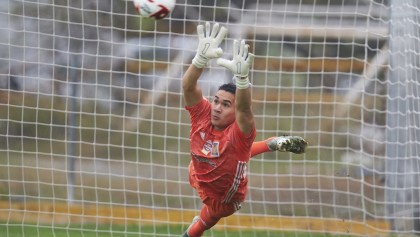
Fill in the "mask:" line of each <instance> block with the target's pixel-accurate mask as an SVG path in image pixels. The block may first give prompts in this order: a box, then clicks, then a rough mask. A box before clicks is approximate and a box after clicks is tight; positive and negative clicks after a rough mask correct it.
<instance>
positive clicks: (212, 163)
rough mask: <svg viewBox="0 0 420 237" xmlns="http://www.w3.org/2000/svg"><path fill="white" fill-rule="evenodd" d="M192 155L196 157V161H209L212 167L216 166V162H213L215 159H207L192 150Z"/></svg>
mask: <svg viewBox="0 0 420 237" xmlns="http://www.w3.org/2000/svg"><path fill="white" fill-rule="evenodd" d="M191 155H192V156H193V157H194V159H195V160H196V161H198V162H200V163H207V164H209V165H210V166H212V167H216V163H215V162H213V161H211V160H209V159H207V158H206V157H202V156H199V155H196V154H194V153H192V152H191Z"/></svg>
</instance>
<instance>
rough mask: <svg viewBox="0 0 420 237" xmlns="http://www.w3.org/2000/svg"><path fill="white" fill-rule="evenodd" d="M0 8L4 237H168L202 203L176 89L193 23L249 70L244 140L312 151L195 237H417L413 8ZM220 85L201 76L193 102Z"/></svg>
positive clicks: (257, 171) (264, 169) (255, 178)
mask: <svg viewBox="0 0 420 237" xmlns="http://www.w3.org/2000/svg"><path fill="white" fill-rule="evenodd" d="M1 3H2V4H0V29H1V32H2V33H1V34H0V62H1V64H0V141H1V142H0V230H1V232H2V233H5V235H6V236H139V235H140V236H181V235H182V233H183V232H184V231H185V229H186V228H187V227H188V225H189V223H190V222H191V220H192V218H193V217H194V216H195V215H197V214H198V213H199V210H200V207H201V201H200V200H199V198H198V196H197V194H196V193H195V191H194V190H193V189H192V188H191V187H190V186H189V182H188V170H187V166H188V163H189V159H190V158H189V139H188V135H189V128H190V122H189V118H188V113H187V112H186V111H185V110H184V103H183V100H182V97H181V78H182V76H183V74H184V72H185V70H186V68H187V66H188V65H189V64H190V63H191V59H192V57H193V56H194V54H195V50H196V47H197V43H198V41H197V36H196V32H195V29H196V26H197V24H201V23H203V22H205V21H210V22H219V23H220V24H222V25H224V26H226V27H227V28H228V29H229V34H228V36H227V39H226V40H225V41H224V42H223V43H222V46H221V47H222V48H223V49H224V51H225V54H226V55H229V54H231V52H232V49H231V45H232V41H233V40H234V39H246V41H247V43H249V44H250V45H251V50H252V51H253V52H254V53H255V55H256V58H255V62H254V65H253V70H252V72H251V82H252V84H253V86H252V93H253V110H254V115H255V118H256V124H257V132H258V135H257V140H262V139H265V138H268V137H271V136H278V135H283V134H290V135H297V136H302V137H305V138H306V139H307V141H308V142H309V146H308V149H307V152H306V154H304V155H294V154H290V153H283V152H269V153H265V154H262V155H259V156H257V157H255V158H253V159H252V160H251V161H250V163H249V167H248V177H249V193H248V196H247V199H246V202H245V203H243V205H242V206H243V208H242V210H241V211H240V212H239V213H236V214H235V215H233V216H231V217H228V218H225V219H223V220H222V221H220V222H219V223H218V225H216V226H215V227H214V228H213V229H212V230H209V231H207V232H206V234H205V236H330V234H336V235H343V236H373V235H375V236H378V235H386V234H388V233H389V232H390V231H392V230H395V231H398V232H401V233H419V231H420V220H419V211H418V210H419V208H420V207H419V206H418V203H419V202H420V200H419V196H420V194H419V193H420V191H419V186H420V185H419V181H418V180H420V178H419V175H420V167H419V166H420V165H419V158H418V157H419V156H418V155H419V154H418V153H417V152H416V151H417V150H418V149H416V148H417V147H418V146H419V142H418V139H416V134H417V132H418V131H417V130H418V129H419V127H418V126H416V121H417V120H418V119H416V118H417V117H416V116H417V115H418V112H419V108H418V105H417V103H416V100H418V94H417V93H416V91H417V89H418V81H417V78H416V75H417V73H416V72H417V71H418V68H419V65H417V64H418V63H417V61H418V60H417V58H418V56H419V52H420V50H419V48H418V40H419V37H420V35H419V33H418V32H419V21H418V19H419V12H420V6H419V4H418V3H416V2H415V1H414V0H413V1H408V0H406V1H398V2H397V3H391V2H390V1H387V0H366V1H356V0H355V1H347V0H346V1H328V0H326V1H312V0H308V1H292V0H282V1H276V0H254V1H243V0H242V1H241V0H235V1H199V0H188V1H187V0H178V1H177V3H176V7H175V9H174V10H173V12H172V13H171V14H170V15H169V16H168V17H167V18H166V19H163V20H159V21H155V20H153V19H146V18H141V17H139V15H138V14H137V13H136V12H135V9H134V7H133V4H132V2H130V1H128V2H126V1H121V0H111V1H94V0H72V1H66V0H42V1H13V0H3V1H1ZM391 6H392V7H391ZM405 13H406V14H405ZM390 55H391V60H390V58H389V56H390ZM226 57H228V56H226ZM393 61H394V62H393ZM392 62H393V63H392ZM390 77H391V79H392V80H390ZM230 80H231V75H230V73H229V72H227V71H226V70H225V69H224V68H221V67H219V66H217V65H216V64H215V63H212V64H211V65H210V67H209V68H208V69H206V70H205V72H204V74H203V76H202V78H201V79H200V85H201V86H202V88H203V92H204V94H205V96H207V97H210V96H212V95H213V94H214V92H215V90H216V89H217V87H218V86H219V85H220V84H222V83H224V82H228V81H230ZM390 82H392V84H390ZM392 88H394V89H392ZM396 88H397V89H396ZM401 91H408V92H407V93H406V94H404V93H401ZM407 111H408V112H407ZM393 115H397V117H395V116H393ZM398 116H399V117H398ZM406 116H408V119H406ZM390 121H391V122H390ZM403 121H405V122H403ZM417 123H418V122H417ZM417 125H419V124H417ZM410 129H412V130H413V133H411V134H405V133H404V131H407V130H410ZM396 131H397V132H398V134H399V135H397V137H395V136H393V135H395V134H396ZM407 138H408V139H407ZM387 148H388V150H387ZM399 151H409V152H408V155H407V153H404V152H399ZM407 157H408V158H407ZM405 158H407V159H405ZM407 173H408V175H407ZM402 176H404V177H402ZM395 203H401V205H395ZM413 210H414V211H413ZM300 233H302V234H300Z"/></svg>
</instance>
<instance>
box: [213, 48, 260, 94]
mask: <svg viewBox="0 0 420 237" xmlns="http://www.w3.org/2000/svg"><path fill="white" fill-rule="evenodd" d="M248 49H249V45H248V44H245V41H244V40H241V42H240V43H239V42H238V41H237V40H234V41H233V59H232V60H226V59H224V58H219V59H217V64H218V65H220V66H223V67H225V68H227V69H229V70H230V71H231V72H232V73H233V75H234V80H235V83H236V87H237V88H238V89H246V88H248V87H249V78H248V74H249V70H250V67H251V66H252V63H253V62H254V54H252V53H249V52H248Z"/></svg>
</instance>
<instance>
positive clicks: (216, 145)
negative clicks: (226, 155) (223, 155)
mask: <svg viewBox="0 0 420 237" xmlns="http://www.w3.org/2000/svg"><path fill="white" fill-rule="evenodd" d="M219 155H220V153H219V142H213V146H212V148H211V156H213V157H219Z"/></svg>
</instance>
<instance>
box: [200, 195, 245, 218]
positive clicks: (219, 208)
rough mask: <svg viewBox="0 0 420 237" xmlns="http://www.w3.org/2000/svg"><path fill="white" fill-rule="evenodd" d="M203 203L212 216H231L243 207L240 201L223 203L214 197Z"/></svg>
mask: <svg viewBox="0 0 420 237" xmlns="http://www.w3.org/2000/svg"><path fill="white" fill-rule="evenodd" d="M203 203H204V205H206V206H207V209H208V211H209V214H210V216H213V217H219V218H222V217H227V216H230V215H232V214H233V213H235V212H237V211H238V210H239V209H241V203H240V202H230V203H221V202H220V201H217V200H214V199H212V198H206V199H205V200H204V201H203Z"/></svg>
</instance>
